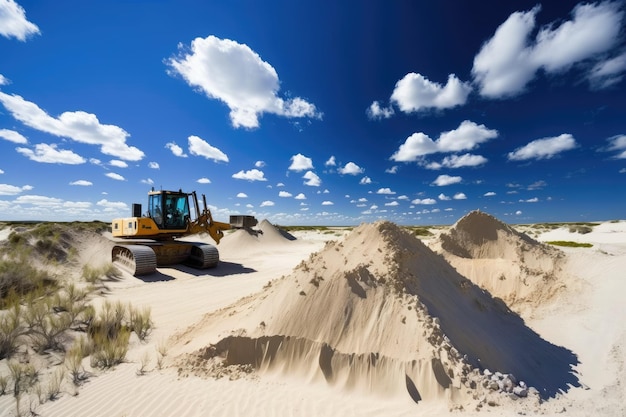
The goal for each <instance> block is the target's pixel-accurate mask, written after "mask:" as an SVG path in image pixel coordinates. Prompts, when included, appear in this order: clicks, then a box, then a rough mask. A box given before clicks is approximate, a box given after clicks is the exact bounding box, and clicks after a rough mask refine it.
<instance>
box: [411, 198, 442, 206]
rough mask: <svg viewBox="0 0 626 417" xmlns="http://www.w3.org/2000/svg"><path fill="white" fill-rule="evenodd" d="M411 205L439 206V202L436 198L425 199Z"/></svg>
mask: <svg viewBox="0 0 626 417" xmlns="http://www.w3.org/2000/svg"><path fill="white" fill-rule="evenodd" d="M411 203H413V204H420V205H433V204H437V200H435V199H434V198H424V199H419V198H417V199H415V200H413V201H411Z"/></svg>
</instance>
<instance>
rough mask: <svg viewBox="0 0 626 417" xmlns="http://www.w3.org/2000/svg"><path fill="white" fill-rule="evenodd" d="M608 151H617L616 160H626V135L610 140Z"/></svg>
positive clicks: (613, 137)
mask: <svg viewBox="0 0 626 417" xmlns="http://www.w3.org/2000/svg"><path fill="white" fill-rule="evenodd" d="M608 142H609V146H608V148H607V150H608V151H617V155H615V158H617V159H626V135H617V136H612V137H610V138H608Z"/></svg>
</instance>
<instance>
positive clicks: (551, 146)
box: [508, 133, 578, 161]
mask: <svg viewBox="0 0 626 417" xmlns="http://www.w3.org/2000/svg"><path fill="white" fill-rule="evenodd" d="M576 146H578V145H577V144H576V141H575V140H574V137H573V136H572V135H570V134H569V133H564V134H562V135H559V136H556V137H550V138H543V139H537V140H533V141H532V142H530V143H528V144H526V145H524V146H521V147H519V148H517V149H515V150H514V151H513V152H509V154H508V158H509V160H511V161H525V160H528V159H550V158H552V157H554V156H555V155H557V154H559V153H561V152H564V151H568V150H570V149H574V148H576Z"/></svg>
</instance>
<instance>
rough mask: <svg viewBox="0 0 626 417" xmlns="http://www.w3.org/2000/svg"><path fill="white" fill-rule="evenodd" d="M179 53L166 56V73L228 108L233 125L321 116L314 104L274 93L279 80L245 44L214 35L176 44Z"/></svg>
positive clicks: (278, 85) (273, 70) (249, 126)
mask: <svg viewBox="0 0 626 417" xmlns="http://www.w3.org/2000/svg"><path fill="white" fill-rule="evenodd" d="M179 50H180V55H179V56H178V57H173V58H171V59H169V61H168V65H169V68H170V73H177V74H179V75H181V76H182V77H183V78H184V79H185V81H186V82H187V83H188V84H189V85H190V86H191V87H193V88H194V89H195V88H199V89H201V90H202V91H203V92H204V93H205V94H206V95H207V97H209V98H212V99H217V100H220V101H222V102H224V103H225V104H226V105H227V106H228V107H229V108H230V120H231V123H232V124H233V126H234V127H236V128H237V127H245V128H256V127H258V126H259V117H260V116H261V115H263V114H264V113H272V114H276V115H280V116H284V117H289V118H293V117H297V118H302V117H309V118H321V117H322V114H321V113H320V112H319V111H318V110H317V108H316V107H315V105H314V104H312V103H309V102H308V101H306V100H304V99H302V98H300V97H295V98H289V99H283V98H281V97H279V96H278V91H279V89H280V80H279V79H278V73H277V72H276V70H275V69H274V67H272V66H271V65H270V64H269V63H267V62H266V61H263V59H261V57H260V56H259V54H257V53H256V52H255V51H253V50H252V49H251V48H250V47H249V46H248V45H245V44H241V43H238V42H236V41H233V40H230V39H220V38H217V37H215V36H212V35H211V36H208V37H206V38H196V39H194V40H193V41H192V42H191V46H190V47H186V46H183V45H182V44H181V45H179Z"/></svg>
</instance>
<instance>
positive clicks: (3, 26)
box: [0, 0, 39, 41]
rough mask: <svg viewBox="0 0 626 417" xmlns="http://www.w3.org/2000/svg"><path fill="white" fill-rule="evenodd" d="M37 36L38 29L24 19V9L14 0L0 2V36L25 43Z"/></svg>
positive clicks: (1, 0) (0, 0)
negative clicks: (29, 38) (30, 37)
mask: <svg viewBox="0 0 626 417" xmlns="http://www.w3.org/2000/svg"><path fill="white" fill-rule="evenodd" d="M36 34H39V28H38V27H37V25H35V24H34V23H31V22H29V21H28V19H26V12H25V11H24V8H23V7H22V6H20V5H19V4H17V3H16V2H15V1H14V0H0V35H2V36H4V37H5V38H11V37H14V38H16V39H18V40H20V41H25V40H26V39H27V38H28V37H29V36H31V35H36Z"/></svg>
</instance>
